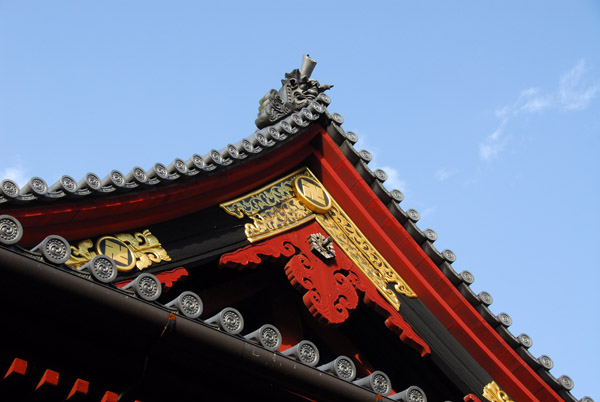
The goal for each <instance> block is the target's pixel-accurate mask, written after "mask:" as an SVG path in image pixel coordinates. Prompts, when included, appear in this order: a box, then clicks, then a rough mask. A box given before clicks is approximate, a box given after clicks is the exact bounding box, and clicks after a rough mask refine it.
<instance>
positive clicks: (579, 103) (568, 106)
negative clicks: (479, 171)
mask: <svg viewBox="0 0 600 402" xmlns="http://www.w3.org/2000/svg"><path fill="white" fill-rule="evenodd" d="M586 71H587V69H586V67H585V61H584V60H580V61H579V62H578V63H577V64H576V65H575V66H574V67H573V68H572V69H571V70H569V71H567V72H566V73H565V74H563V75H562V76H561V77H560V80H559V84H558V88H557V90H556V91H554V92H551V93H542V92H541V91H540V89H539V88H527V89H525V90H523V91H521V93H520V94H519V96H518V98H517V100H516V101H514V102H513V103H512V104H509V105H505V106H503V107H501V108H498V109H496V112H495V114H496V117H497V118H498V119H500V123H499V124H498V128H496V130H495V131H494V132H493V133H492V134H490V135H488V136H487V137H486V138H485V139H484V140H483V141H482V142H481V143H480V144H479V157H480V158H481V159H482V160H484V161H487V162H489V161H491V160H493V159H496V158H498V155H499V154H500V153H501V152H502V151H503V150H504V148H505V146H506V143H507V142H508V140H509V138H510V136H506V135H505V134H504V129H505V127H506V125H507V124H508V123H509V121H511V120H512V119H514V118H516V117H517V116H519V115H521V114H533V113H541V112H543V111H545V110H547V109H557V110H582V109H585V108H586V107H587V106H588V105H589V104H590V102H591V101H592V100H593V99H594V98H595V97H596V95H598V93H600V83H595V84H587V83H586V82H585V81H584V74H585V73H586Z"/></svg>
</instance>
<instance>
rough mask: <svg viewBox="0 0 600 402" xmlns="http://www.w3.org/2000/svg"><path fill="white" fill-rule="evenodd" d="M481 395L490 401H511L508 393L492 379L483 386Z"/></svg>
mask: <svg viewBox="0 0 600 402" xmlns="http://www.w3.org/2000/svg"><path fill="white" fill-rule="evenodd" d="M483 397H484V398H485V399H487V400H488V401H490V402H513V401H512V400H511V399H510V397H509V396H508V394H507V393H506V392H504V391H502V390H501V389H500V386H499V385H498V384H496V382H494V381H492V382H491V383H489V384H488V385H486V386H485V388H483Z"/></svg>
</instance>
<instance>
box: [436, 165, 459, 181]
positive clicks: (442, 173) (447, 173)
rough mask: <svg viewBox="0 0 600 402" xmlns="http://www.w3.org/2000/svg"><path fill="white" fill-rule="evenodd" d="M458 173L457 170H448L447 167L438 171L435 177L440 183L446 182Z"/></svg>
mask: <svg viewBox="0 0 600 402" xmlns="http://www.w3.org/2000/svg"><path fill="white" fill-rule="evenodd" d="M456 173H458V170H456V169H447V168H445V167H443V168H440V169H438V170H437V171H436V172H435V174H434V176H435V178H436V179H437V180H439V181H444V180H448V179H449V178H450V177H452V176H454V175H455V174H456Z"/></svg>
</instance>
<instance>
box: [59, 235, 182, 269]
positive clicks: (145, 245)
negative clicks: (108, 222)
mask: <svg viewBox="0 0 600 402" xmlns="http://www.w3.org/2000/svg"><path fill="white" fill-rule="evenodd" d="M106 238H112V239H115V240H116V241H117V242H121V243H122V244H124V245H125V247H126V248H127V251H128V253H131V255H132V256H133V258H134V259H135V264H134V265H135V266H136V267H137V268H138V269H144V268H147V267H149V266H150V265H152V264H153V263H159V262H161V261H171V257H169V255H168V254H167V251H166V250H165V249H164V248H162V246H161V244H160V242H159V241H158V239H157V238H156V236H154V235H153V234H152V233H150V231H149V230H148V229H146V230H144V231H143V232H136V233H134V234H133V235H131V234H129V233H119V234H116V235H114V236H104V237H103V238H102V239H106ZM102 239H101V240H102ZM92 247H94V242H92V240H91V239H86V240H83V241H80V242H79V243H78V244H77V246H71V258H70V259H69V260H68V261H67V262H66V264H67V265H70V266H72V267H74V268H78V267H80V266H81V265H83V264H85V263H87V262H88V261H90V260H91V259H92V258H94V257H95V256H96V255H97V254H99V252H98V250H96V251H94V250H91V249H92ZM97 248H98V247H97ZM117 262H118V261H117ZM117 268H119V265H118V264H117ZM129 269H131V268H128V269H119V270H120V271H127V270H129Z"/></svg>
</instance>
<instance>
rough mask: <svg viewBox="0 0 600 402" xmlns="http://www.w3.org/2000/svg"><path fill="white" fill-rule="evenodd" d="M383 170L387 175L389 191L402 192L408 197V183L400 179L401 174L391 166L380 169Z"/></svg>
mask: <svg viewBox="0 0 600 402" xmlns="http://www.w3.org/2000/svg"><path fill="white" fill-rule="evenodd" d="M380 169H381V170H383V171H385V172H386V173H387V176H388V178H387V180H386V181H385V187H386V188H387V189H389V190H394V189H395V190H400V191H402V192H403V193H404V195H406V191H407V190H408V185H407V184H406V181H404V180H402V179H400V174H399V173H398V171H397V170H396V169H394V168H393V167H390V166H383V167H381V168H380Z"/></svg>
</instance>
